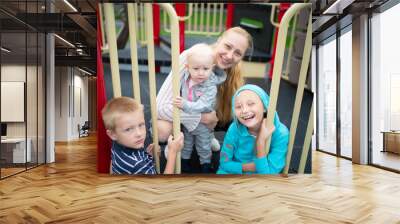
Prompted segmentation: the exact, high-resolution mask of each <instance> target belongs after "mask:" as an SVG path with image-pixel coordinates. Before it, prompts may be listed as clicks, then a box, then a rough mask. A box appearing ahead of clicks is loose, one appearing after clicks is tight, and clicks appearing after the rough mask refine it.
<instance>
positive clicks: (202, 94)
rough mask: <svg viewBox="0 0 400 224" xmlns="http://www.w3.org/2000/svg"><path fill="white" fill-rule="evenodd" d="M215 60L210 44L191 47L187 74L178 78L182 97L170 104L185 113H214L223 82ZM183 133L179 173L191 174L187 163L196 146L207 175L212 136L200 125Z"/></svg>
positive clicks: (209, 170)
mask: <svg viewBox="0 0 400 224" xmlns="http://www.w3.org/2000/svg"><path fill="white" fill-rule="evenodd" d="M214 60H215V56H214V53H213V50H212V49H211V47H210V46H209V45H207V44H204V43H201V44H196V45H194V46H193V47H191V48H190V51H189V52H188V54H187V63H186V65H185V67H186V71H185V72H184V74H183V77H182V79H181V95H182V97H177V98H176V99H175V100H173V105H175V106H177V107H178V108H180V109H182V110H183V111H184V112H185V113H188V114H190V113H203V112H211V111H213V110H214V107H215V102H216V95H217V85H218V84H220V83H222V82H224V81H225V79H221V78H218V77H216V75H215V74H214V73H213V67H214ZM182 130H183V133H184V135H185V141H184V147H183V150H182V153H181V157H182V163H181V164H182V171H183V172H190V166H189V161H190V156H191V154H192V150H193V144H195V145H196V150H197V154H198V156H199V158H200V166H201V172H202V173H210V172H211V155H212V154H211V141H212V140H213V139H214V135H213V133H212V132H211V131H210V130H209V129H208V128H207V127H206V126H205V125H204V124H202V123H200V124H199V125H198V126H197V127H196V129H194V130H193V131H190V132H189V131H188V130H187V129H186V128H185V127H183V128H182ZM218 148H219V146H218ZM218 150H219V149H218Z"/></svg>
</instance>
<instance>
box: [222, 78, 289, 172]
mask: <svg viewBox="0 0 400 224" xmlns="http://www.w3.org/2000/svg"><path fill="white" fill-rule="evenodd" d="M268 105H269V96H268V95H267V93H266V92H265V91H264V90H263V89H261V88H260V87H258V86H256V85H251V84H247V85H244V86H242V87H241V88H240V89H238V90H237V91H236V93H235V95H234V96H233V97H232V112H233V116H234V122H232V124H231V125H230V126H229V129H228V131H227V133H226V135H225V138H224V144H223V146H222V150H221V154H220V163H219V168H218V171H217V174H278V173H280V172H281V171H282V169H283V168H284V167H285V161H286V152H287V145H288V142H289V131H288V129H287V128H286V126H285V125H284V124H282V123H281V122H280V121H279V117H278V114H275V118H274V124H273V126H272V127H265V123H266V118H264V112H266V111H267V108H268ZM271 135H272V137H271V138H272V139H271V145H270V151H269V154H268V155H266V154H265V143H266V140H267V139H268V138H269V137H270V136H271Z"/></svg>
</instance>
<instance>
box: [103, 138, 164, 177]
mask: <svg viewBox="0 0 400 224" xmlns="http://www.w3.org/2000/svg"><path fill="white" fill-rule="evenodd" d="M111 168H112V172H113V174H157V173H156V169H155V168H154V162H153V157H152V156H151V155H150V154H148V153H147V152H146V150H145V149H144V148H141V149H132V148H128V147H125V146H123V145H121V144H119V143H117V142H113V146H112V149H111Z"/></svg>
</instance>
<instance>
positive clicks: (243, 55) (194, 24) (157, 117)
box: [97, 3, 315, 175]
mask: <svg viewBox="0 0 400 224" xmlns="http://www.w3.org/2000/svg"><path fill="white" fill-rule="evenodd" d="M98 7H99V14H98V24H97V27H98V29H97V37H98V38H97V48H98V51H97V54H98V55H97V59H98V62H97V71H98V79H97V82H98V84H97V86H98V114H99V124H100V123H101V125H99V128H98V129H99V130H98V157H97V158H98V161H97V167H98V172H100V173H111V174H140V175H141V174H184V175H198V174H201V175H203V174H208V175H219V174H243V175H245V174H274V175H277V174H278V175H287V174H296V173H308V174H309V173H311V154H312V153H311V150H310V148H311V145H310V144H311V138H312V136H313V132H314V118H313V113H312V112H313V111H314V106H313V92H312V88H311V86H315V83H312V80H311V77H310V76H311V75H309V74H310V73H311V71H310V70H311V66H310V56H311V13H310V11H311V4H310V3H294V4H290V3H252V4H233V3H174V4H171V3H158V4H152V3H102V4H99V6H98Z"/></svg>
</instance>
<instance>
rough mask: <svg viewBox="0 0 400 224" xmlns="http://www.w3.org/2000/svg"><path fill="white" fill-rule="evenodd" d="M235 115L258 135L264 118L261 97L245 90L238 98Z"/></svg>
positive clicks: (250, 130)
mask: <svg viewBox="0 0 400 224" xmlns="http://www.w3.org/2000/svg"><path fill="white" fill-rule="evenodd" d="M234 103H235V104H234V107H235V115H236V117H237V118H238V120H239V122H240V123H242V124H243V125H244V126H246V127H247V128H248V129H249V132H251V133H253V134H254V133H258V130H259V128H260V126H261V124H262V121H263V118H264V116H263V115H264V105H263V103H262V101H261V99H260V97H259V96H258V95H257V94H256V93H255V92H253V91H251V90H243V91H242V92H240V93H239V95H237V96H236V98H235V102H234Z"/></svg>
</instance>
